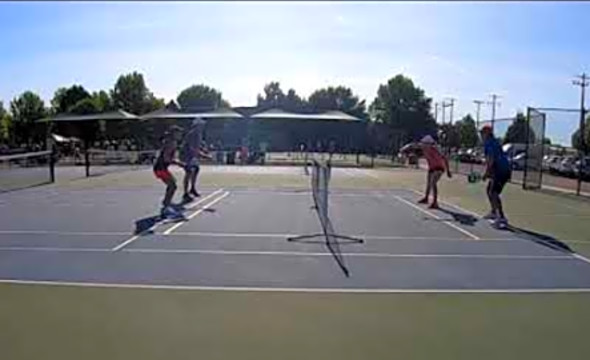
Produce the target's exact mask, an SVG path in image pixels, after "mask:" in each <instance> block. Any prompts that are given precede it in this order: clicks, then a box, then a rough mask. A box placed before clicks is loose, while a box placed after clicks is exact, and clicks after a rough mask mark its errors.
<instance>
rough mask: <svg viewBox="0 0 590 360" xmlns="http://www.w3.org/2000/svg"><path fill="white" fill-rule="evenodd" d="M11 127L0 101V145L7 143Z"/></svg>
mask: <svg viewBox="0 0 590 360" xmlns="http://www.w3.org/2000/svg"><path fill="white" fill-rule="evenodd" d="M11 125H12V118H11V116H10V114H9V113H8V112H7V111H6V109H4V104H3V103H2V101H0V143H7V142H8V141H9V140H10V131H11Z"/></svg>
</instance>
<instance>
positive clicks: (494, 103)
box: [488, 94, 500, 131]
mask: <svg viewBox="0 0 590 360" xmlns="http://www.w3.org/2000/svg"><path fill="white" fill-rule="evenodd" d="M497 101H498V95H496V94H492V101H491V102H489V103H488V104H490V105H492V131H494V124H495V122H496V105H498V106H500V104H499V103H498V102H497Z"/></svg>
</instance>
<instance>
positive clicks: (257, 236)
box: [160, 232, 590, 245]
mask: <svg viewBox="0 0 590 360" xmlns="http://www.w3.org/2000/svg"><path fill="white" fill-rule="evenodd" d="M160 235H164V234H160ZM166 236H181V237H209V238H218V237H225V238H234V237H235V238H253V239H260V238H276V239H285V238H289V237H293V236H297V234H280V233H222V232H175V233H174V234H168V235H166ZM350 236H352V237H357V238H362V239H365V240H383V241H387V240H433V241H473V240H471V239H461V238H456V237H429V236H380V235H365V234H353V235H350ZM480 240H486V241H522V240H523V239H521V238H480ZM578 242H579V243H584V244H588V245H590V241H578Z"/></svg>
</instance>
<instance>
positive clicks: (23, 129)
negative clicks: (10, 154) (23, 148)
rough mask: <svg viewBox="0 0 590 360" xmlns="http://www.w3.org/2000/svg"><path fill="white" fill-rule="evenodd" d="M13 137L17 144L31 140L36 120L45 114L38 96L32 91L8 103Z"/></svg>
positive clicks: (43, 106)
mask: <svg viewBox="0 0 590 360" xmlns="http://www.w3.org/2000/svg"><path fill="white" fill-rule="evenodd" d="M10 112H11V113H12V119H13V127H14V135H15V137H16V140H17V141H18V142H30V141H31V140H33V135H34V133H33V129H34V123H35V121H36V120H39V119H42V118H43V117H45V115H46V114H47V112H46V110H45V103H44V102H43V100H41V97H39V95H37V94H35V93H34V92H32V91H25V92H24V93H22V94H21V95H19V96H17V97H16V98H14V99H13V100H12V101H11V102H10Z"/></svg>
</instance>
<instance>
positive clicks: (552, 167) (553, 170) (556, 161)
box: [549, 156, 563, 175]
mask: <svg viewBox="0 0 590 360" xmlns="http://www.w3.org/2000/svg"><path fill="white" fill-rule="evenodd" d="M562 160H563V157H561V156H556V157H555V158H553V159H552V161H551V162H550V163H549V173H550V174H554V175H558V174H559V165H560V164H561V161H562Z"/></svg>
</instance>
